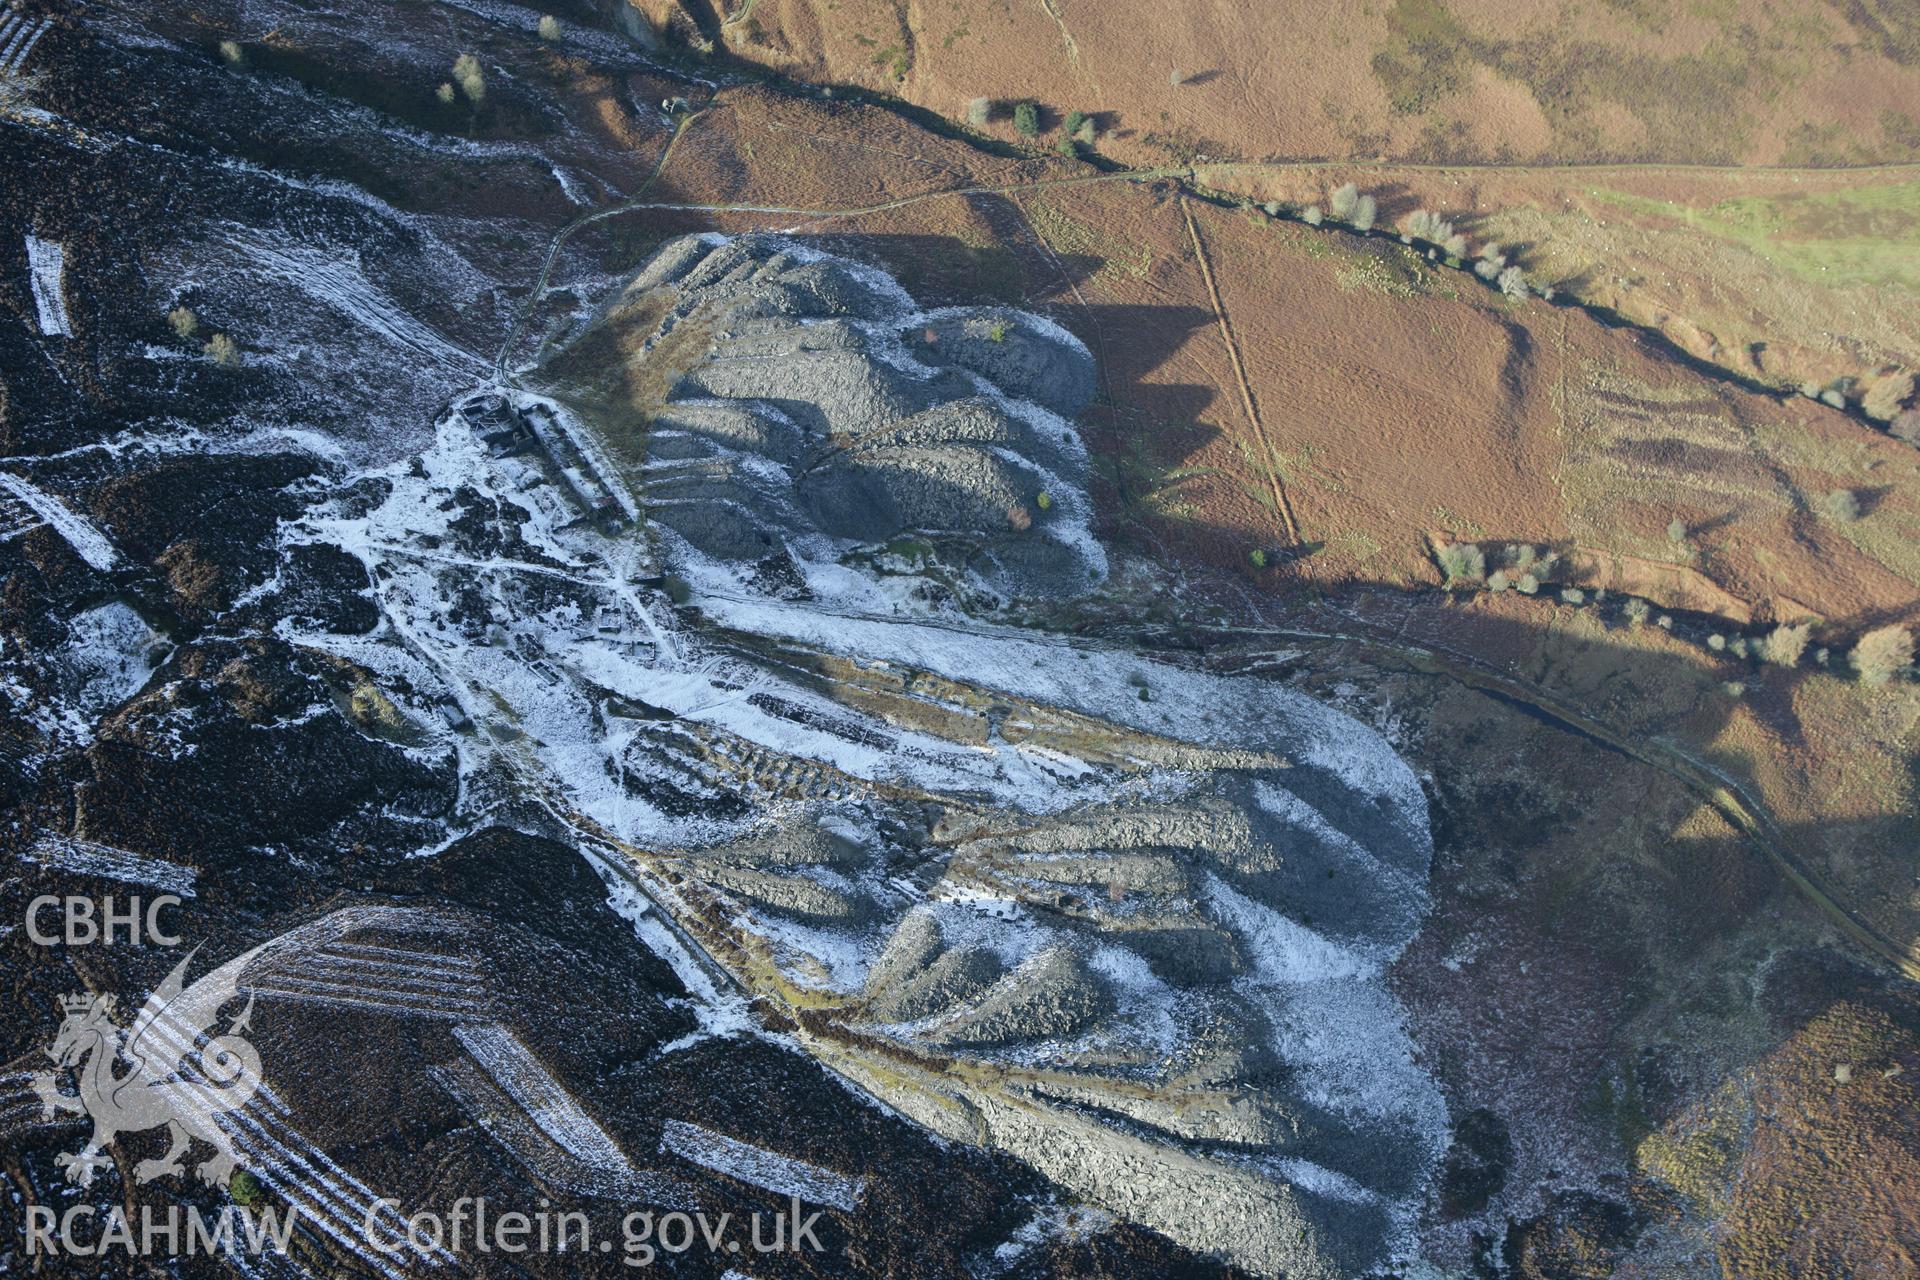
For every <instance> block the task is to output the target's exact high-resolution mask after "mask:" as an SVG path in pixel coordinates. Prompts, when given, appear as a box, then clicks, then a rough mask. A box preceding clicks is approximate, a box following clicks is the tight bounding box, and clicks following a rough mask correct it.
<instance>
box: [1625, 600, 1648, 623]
mask: <svg viewBox="0 0 1920 1280" xmlns="http://www.w3.org/2000/svg"><path fill="white" fill-rule="evenodd" d="M1623 612H1624V613H1625V614H1626V615H1627V624H1628V625H1629V626H1635V627H1637V626H1640V625H1641V624H1642V623H1644V622H1646V620H1647V617H1648V615H1650V614H1652V612H1653V606H1652V605H1650V604H1648V603H1647V602H1646V601H1645V600H1642V599H1640V598H1639V597H1638V596H1635V597H1633V598H1631V599H1629V600H1628V601H1627V603H1626V606H1625V608H1624V610H1623Z"/></svg>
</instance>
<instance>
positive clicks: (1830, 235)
mask: <svg viewBox="0 0 1920 1280" xmlns="http://www.w3.org/2000/svg"><path fill="white" fill-rule="evenodd" d="M1597 194H1598V195H1599V196H1600V197H1601V198H1602V199H1603V200H1605V201H1607V202H1608V203H1610V204H1613V205H1615V206H1617V207H1618V208H1620V209H1622V210H1623V211H1625V212H1627V213H1633V214H1642V215H1650V216H1654V217H1661V218H1671V219H1673V220H1674V221H1677V222H1682V223H1685V224H1686V225H1687V226H1689V227H1692V228H1695V229H1697V230H1700V231H1704V232H1706V233H1707V234H1709V235H1713V236H1717V237H1719V238H1720V239H1723V240H1727V241H1731V242H1732V243H1734V244H1737V245H1740V246H1741V247H1743V248H1746V249H1750V250H1752V251H1753V252H1755V253H1757V254H1759V255H1760V256H1761V257H1763V258H1765V259H1766V260H1767V261H1768V262H1770V263H1772V264H1773V265H1774V266H1777V267H1779V268H1781V269H1782V270H1785V271H1790V272H1792V273H1794V274H1795V275H1798V276H1800V277H1802V278H1804V279H1806V280H1809V281H1814V282H1817V283H1820V284H1824V285H1842V286H1844V285H1868V286H1872V287H1875V288H1887V287H1892V288H1898V289H1904V290H1907V291H1908V292H1912V293H1916V294H1920V181H1916V182H1896V183H1888V184H1886V185H1883V186H1866V187H1855V188H1851V189H1843V190H1835V191H1820V192H1806V193H1804V194H1802V193H1797V192H1796V193H1787V194H1784V195H1764V196H1747V197H1742V198H1737V199H1731V200H1722V201H1719V202H1717V203H1715V204H1711V205H1707V206H1705V207H1700V208H1696V207H1694V206H1691V205H1686V204H1680V203H1677V202H1674V201H1668V200H1654V199H1649V198H1647V197H1645V196H1638V195H1631V194H1628V193H1627V192H1623V191H1613V190H1605V189H1603V190H1601V191H1599V192H1598V193H1597Z"/></svg>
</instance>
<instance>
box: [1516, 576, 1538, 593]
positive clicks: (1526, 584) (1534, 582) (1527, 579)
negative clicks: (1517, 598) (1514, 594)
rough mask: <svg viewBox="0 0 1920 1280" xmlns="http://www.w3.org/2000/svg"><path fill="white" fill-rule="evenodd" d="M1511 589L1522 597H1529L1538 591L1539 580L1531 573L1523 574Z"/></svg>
mask: <svg viewBox="0 0 1920 1280" xmlns="http://www.w3.org/2000/svg"><path fill="white" fill-rule="evenodd" d="M1513 589H1514V590H1515V591H1518V592H1519V593H1520V594H1521V595H1523V596H1530V595H1533V594H1535V593H1536V592H1538V591H1539V590H1540V579H1539V578H1538V577H1537V576H1535V575H1534V574H1531V573H1523V574H1521V575H1520V577H1519V579H1518V580H1516V581H1515V582H1514V584H1513Z"/></svg>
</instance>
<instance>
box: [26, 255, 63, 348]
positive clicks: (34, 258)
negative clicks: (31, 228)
mask: <svg viewBox="0 0 1920 1280" xmlns="http://www.w3.org/2000/svg"><path fill="white" fill-rule="evenodd" d="M66 269H67V268H66V251H65V249H64V248H63V247H62V246H61V245H60V244H59V243H58V242H57V241H53V240H42V239H41V238H40V237H38V236H28V237H27V270H28V272H29V273H30V276H29V282H30V283H31V285H32V287H33V306H34V310H35V312H36V313H37V314H38V319H39V321H40V332H41V333H43V334H45V335H46V336H47V337H49V338H71V337H72V336H73V321H72V320H71V319H69V318H68V316H67V293H66V287H67V286H66Z"/></svg>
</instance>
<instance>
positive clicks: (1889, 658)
mask: <svg viewBox="0 0 1920 1280" xmlns="http://www.w3.org/2000/svg"><path fill="white" fill-rule="evenodd" d="M1852 661H1853V669H1854V670H1855V671H1857V672H1859V673H1860V678H1861V679H1862V680H1864V681H1866V682H1867V683H1868V684H1885V683H1887V681H1889V680H1891V679H1893V678H1894V677H1895V676H1897V675H1899V674H1900V673H1901V672H1903V671H1905V670H1906V669H1907V668H1909V667H1911V666H1912V665H1913V633H1912V632H1910V631H1908V630H1907V629H1906V628H1905V627H1900V626H1891V627H1878V628H1876V629H1874V630H1872V631H1869V632H1867V634H1865V635H1863V636H1861V637H1860V640H1859V643H1857V644H1855V645H1854V646H1853V659H1852Z"/></svg>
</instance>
